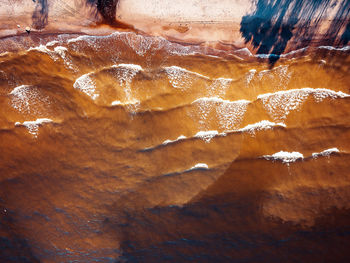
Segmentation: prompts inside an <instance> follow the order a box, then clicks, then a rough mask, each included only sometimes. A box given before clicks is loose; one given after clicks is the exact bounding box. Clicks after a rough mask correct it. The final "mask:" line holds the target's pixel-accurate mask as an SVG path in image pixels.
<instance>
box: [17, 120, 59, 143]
mask: <svg viewBox="0 0 350 263" xmlns="http://www.w3.org/2000/svg"><path fill="white" fill-rule="evenodd" d="M50 122H53V120H51V119H48V118H39V119H36V120H35V121H24V122H23V123H20V122H16V123H15V126H25V127H26V128H27V130H28V132H29V133H30V134H32V135H33V136H34V137H35V138H36V137H37V136H38V132H39V127H40V126H41V125H42V124H44V123H50Z"/></svg>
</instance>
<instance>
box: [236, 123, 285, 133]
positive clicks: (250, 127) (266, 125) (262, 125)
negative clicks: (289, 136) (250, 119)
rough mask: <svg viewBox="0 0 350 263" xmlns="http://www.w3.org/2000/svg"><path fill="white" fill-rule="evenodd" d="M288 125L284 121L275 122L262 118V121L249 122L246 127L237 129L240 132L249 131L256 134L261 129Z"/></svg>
mask: <svg viewBox="0 0 350 263" xmlns="http://www.w3.org/2000/svg"><path fill="white" fill-rule="evenodd" d="M278 126H279V127H284V128H285V127H287V126H286V125H285V124H284V123H281V122H279V123H275V122H271V121H267V120H262V121H260V122H257V123H254V124H248V125H247V126H245V127H244V128H241V129H238V130H237V131H240V132H248V133H250V134H255V132H256V131H261V130H270V129H272V128H273V127H278Z"/></svg>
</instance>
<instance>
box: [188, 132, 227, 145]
mask: <svg viewBox="0 0 350 263" xmlns="http://www.w3.org/2000/svg"><path fill="white" fill-rule="evenodd" d="M225 135H226V133H219V132H218V131H215V130H212V131H199V132H197V133H196V134H195V136H194V137H195V138H200V139H202V140H203V141H205V142H206V143H209V142H210V141H211V139H213V138H214V137H216V136H225Z"/></svg>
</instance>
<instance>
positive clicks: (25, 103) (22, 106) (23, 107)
mask: <svg viewBox="0 0 350 263" xmlns="http://www.w3.org/2000/svg"><path fill="white" fill-rule="evenodd" d="M10 95H11V106H12V107H13V108H14V109H16V110H17V111H19V112H21V113H27V114H38V113H39V112H38V107H36V106H38V105H39V104H45V105H48V104H50V101H49V99H48V97H46V96H44V95H42V94H41V93H40V91H39V89H38V88H36V87H34V86H31V85H21V86H18V87H16V88H14V89H13V90H12V91H11V92H10Z"/></svg>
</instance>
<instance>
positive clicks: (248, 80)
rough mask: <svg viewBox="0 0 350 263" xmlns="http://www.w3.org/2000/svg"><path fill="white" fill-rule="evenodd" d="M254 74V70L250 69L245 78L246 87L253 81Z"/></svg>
mask: <svg viewBox="0 0 350 263" xmlns="http://www.w3.org/2000/svg"><path fill="white" fill-rule="evenodd" d="M255 73H256V69H251V70H249V72H248V73H247V77H246V78H247V83H246V86H247V87H248V86H249V84H250V82H251V81H252V80H253V78H254V76H255Z"/></svg>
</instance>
